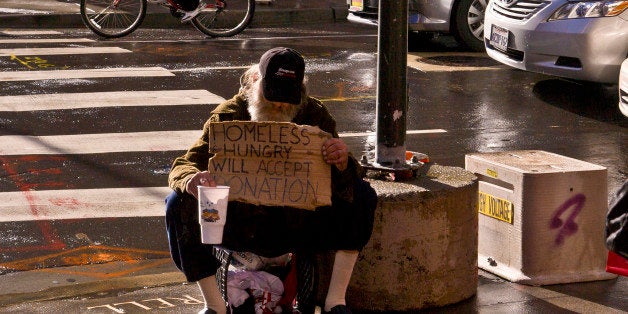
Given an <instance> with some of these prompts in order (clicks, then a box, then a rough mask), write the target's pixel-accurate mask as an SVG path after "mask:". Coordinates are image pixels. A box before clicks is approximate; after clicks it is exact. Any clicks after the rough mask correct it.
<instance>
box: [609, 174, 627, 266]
mask: <svg viewBox="0 0 628 314" xmlns="http://www.w3.org/2000/svg"><path fill="white" fill-rule="evenodd" d="M606 247H607V248H608V250H609V251H611V252H613V253H617V254H618V255H621V256H623V257H624V258H626V259H628V181H626V182H624V184H623V185H622V187H621V188H620V189H619V190H618V191H617V192H616V193H615V196H614V197H613V199H612V200H611V204H610V208H609V210H608V214H607V215H606Z"/></svg>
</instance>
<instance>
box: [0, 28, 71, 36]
mask: <svg viewBox="0 0 628 314" xmlns="http://www.w3.org/2000/svg"><path fill="white" fill-rule="evenodd" d="M0 33H3V34H6V35H56V34H61V32H58V31H51V30H15V29H4V30H2V31H1V32H0Z"/></svg>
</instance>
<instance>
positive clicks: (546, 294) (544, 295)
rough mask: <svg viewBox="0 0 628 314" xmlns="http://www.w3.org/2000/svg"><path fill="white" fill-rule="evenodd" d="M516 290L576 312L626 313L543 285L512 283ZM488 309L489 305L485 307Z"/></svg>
mask: <svg viewBox="0 0 628 314" xmlns="http://www.w3.org/2000/svg"><path fill="white" fill-rule="evenodd" d="M510 286H511V287H512V288H514V289H515V290H519V291H521V292H523V293H526V294H529V295H531V296H533V297H535V298H538V299H539V300H543V301H545V302H547V303H549V304H551V305H554V306H556V307H557V308H560V309H564V310H565V311H569V312H574V313H626V312H624V311H622V310H618V309H615V308H613V307H611V306H606V305H603V304H598V303H595V302H592V301H589V300H586V299H582V298H578V297H574V296H571V295H569V294H565V293H561V292H557V291H552V290H550V289H546V288H543V287H534V286H526V285H516V284H510ZM485 308H486V309H488V307H485Z"/></svg>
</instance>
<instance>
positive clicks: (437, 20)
mask: <svg viewBox="0 0 628 314" xmlns="http://www.w3.org/2000/svg"><path fill="white" fill-rule="evenodd" d="M487 3H488V0H409V1H408V30H409V31H412V32H417V33H449V34H452V35H454V37H455V38H456V40H457V41H458V42H460V43H461V44H463V45H465V46H467V47H469V48H471V49H473V50H475V51H481V52H484V42H483V38H484V36H483V32H484V24H483V23H484V10H485V9H486V4H487ZM347 4H348V5H349V16H348V19H349V20H350V21H352V22H358V23H365V24H373V25H377V15H378V10H379V0H347Z"/></svg>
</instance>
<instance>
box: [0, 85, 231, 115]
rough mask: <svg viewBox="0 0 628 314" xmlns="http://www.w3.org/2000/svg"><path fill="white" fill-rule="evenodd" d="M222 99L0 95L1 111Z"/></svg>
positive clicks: (150, 94)
mask: <svg viewBox="0 0 628 314" xmlns="http://www.w3.org/2000/svg"><path fill="white" fill-rule="evenodd" d="M223 101H225V99H224V98H222V97H220V96H218V95H216V94H212V93H210V92H209V91H206V90H203V89H198V90H165V91H164V90H160V91H126V92H100V93H68V94H39V95H20V96H0V112H2V111H36V110H58V109H77V108H101V107H126V106H175V105H200V104H219V103H222V102H223Z"/></svg>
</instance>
